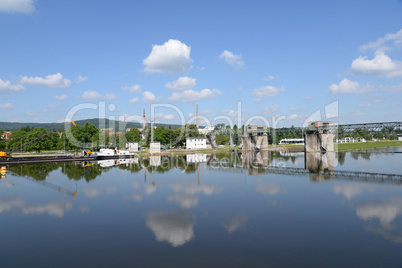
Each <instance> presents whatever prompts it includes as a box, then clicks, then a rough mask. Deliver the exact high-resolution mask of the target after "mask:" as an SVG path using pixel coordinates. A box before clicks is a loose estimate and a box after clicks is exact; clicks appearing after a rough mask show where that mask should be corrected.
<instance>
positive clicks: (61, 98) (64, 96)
mask: <svg viewBox="0 0 402 268" xmlns="http://www.w3.org/2000/svg"><path fill="white" fill-rule="evenodd" d="M55 98H56V99H58V100H65V99H67V98H68V97H67V95H66V94H63V95H60V96H56V97H55Z"/></svg>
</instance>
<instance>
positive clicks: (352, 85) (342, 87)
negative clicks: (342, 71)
mask: <svg viewBox="0 0 402 268" xmlns="http://www.w3.org/2000/svg"><path fill="white" fill-rule="evenodd" d="M329 93H331V94H345V93H356V94H359V93H364V91H362V89H361V88H360V83H359V82H357V81H356V82H354V81H351V80H349V79H346V78H344V79H343V80H342V81H341V82H340V83H339V85H337V84H332V85H330V86H329Z"/></svg>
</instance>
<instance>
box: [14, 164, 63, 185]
mask: <svg viewBox="0 0 402 268" xmlns="http://www.w3.org/2000/svg"><path fill="white" fill-rule="evenodd" d="M58 168H59V165H56V164H39V165H21V166H14V167H11V168H10V170H11V171H13V172H14V173H15V174H17V175H18V176H29V177H31V178H34V179H35V180H39V181H43V180H46V178H47V176H49V173H50V172H52V171H53V170H56V169H58Z"/></svg>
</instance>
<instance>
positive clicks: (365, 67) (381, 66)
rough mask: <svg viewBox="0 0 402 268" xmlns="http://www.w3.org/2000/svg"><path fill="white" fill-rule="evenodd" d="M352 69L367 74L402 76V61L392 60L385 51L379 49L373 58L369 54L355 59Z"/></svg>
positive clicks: (353, 71) (354, 71)
mask: <svg viewBox="0 0 402 268" xmlns="http://www.w3.org/2000/svg"><path fill="white" fill-rule="evenodd" d="M350 71H351V72H352V73H358V74H365V75H385V76H387V77H395V76H402V62H399V61H392V60H391V58H390V57H388V56H387V55H386V54H385V53H384V51H382V50H377V51H376V52H375V56H374V58H373V59H372V60H369V59H368V58H367V56H364V57H362V56H360V57H359V58H357V59H355V60H354V61H353V62H352V67H351V69H350Z"/></svg>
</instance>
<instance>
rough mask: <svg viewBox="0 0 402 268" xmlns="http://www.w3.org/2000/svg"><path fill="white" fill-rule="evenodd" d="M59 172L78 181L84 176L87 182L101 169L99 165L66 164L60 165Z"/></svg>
mask: <svg viewBox="0 0 402 268" xmlns="http://www.w3.org/2000/svg"><path fill="white" fill-rule="evenodd" d="M61 173H63V174H65V175H67V178H69V179H70V180H76V181H79V180H81V179H82V178H84V179H85V180H86V181H87V182H88V181H91V180H94V179H95V178H96V177H97V176H99V175H101V174H102V170H101V168H100V166H99V165H91V166H86V167H85V166H82V165H80V164H79V165H74V164H68V165H63V166H62V167H61Z"/></svg>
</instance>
